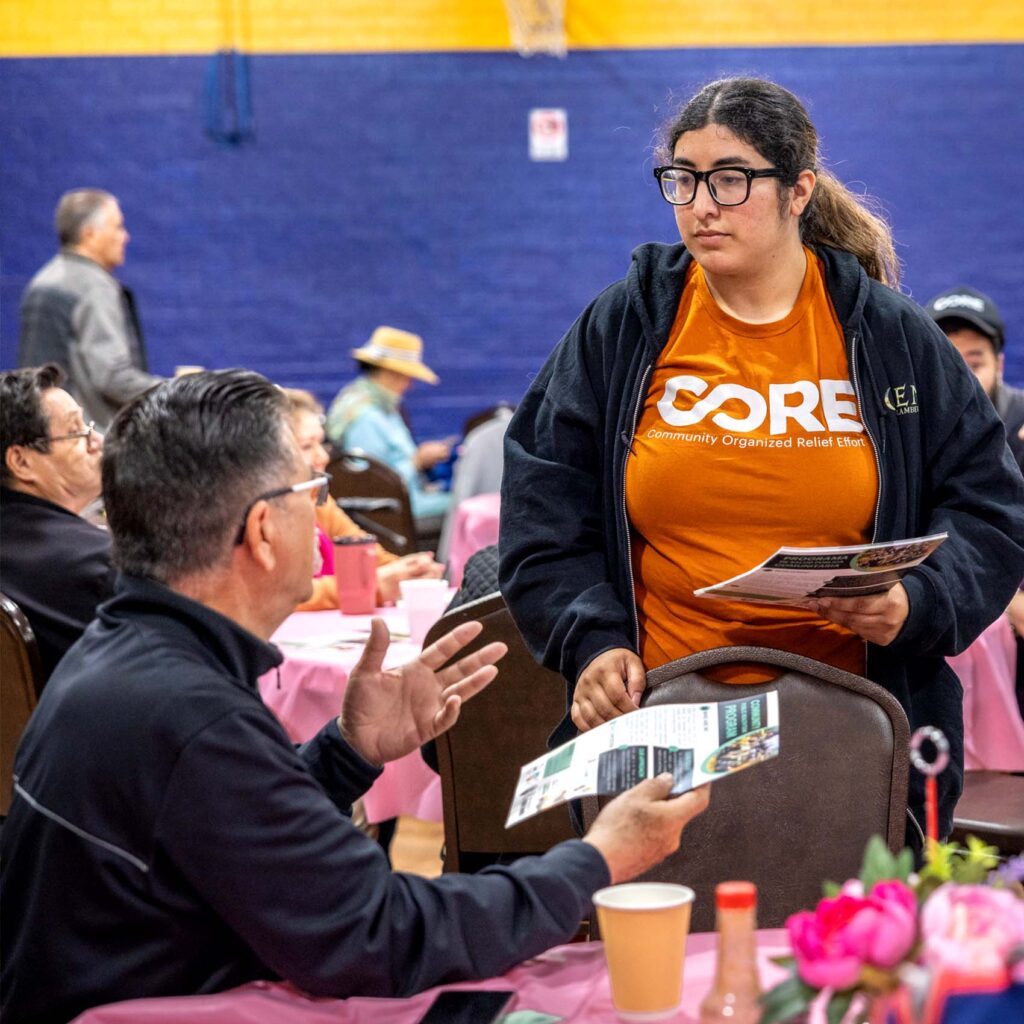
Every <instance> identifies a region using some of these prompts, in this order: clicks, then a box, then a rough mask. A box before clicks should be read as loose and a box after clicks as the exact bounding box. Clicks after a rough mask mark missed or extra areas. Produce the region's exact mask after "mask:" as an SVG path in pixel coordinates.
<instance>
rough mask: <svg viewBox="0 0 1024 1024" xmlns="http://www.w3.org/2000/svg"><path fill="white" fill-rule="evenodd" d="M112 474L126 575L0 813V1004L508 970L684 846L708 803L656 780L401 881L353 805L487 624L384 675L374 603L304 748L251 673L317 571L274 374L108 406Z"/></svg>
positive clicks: (110, 509)
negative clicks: (477, 862)
mask: <svg viewBox="0 0 1024 1024" xmlns="http://www.w3.org/2000/svg"><path fill="white" fill-rule="evenodd" d="M103 484H104V496H105V499H106V504H107V515H108V518H109V522H110V529H111V533H112V535H113V541H114V557H115V562H116V564H117V566H118V567H119V568H120V569H121V570H122V572H123V575H122V576H121V577H120V580H119V583H118V589H117V593H116V596H115V597H114V599H113V600H112V601H110V602H108V603H106V604H105V605H104V606H103V607H102V609H101V610H100V613H99V616H98V618H97V619H96V621H95V622H93V624H92V625H91V626H90V627H89V628H88V629H87V630H86V632H85V634H84V636H83V637H82V639H81V640H80V641H79V642H78V643H77V644H76V645H75V646H74V647H73V648H72V650H71V651H70V652H69V653H68V655H67V656H66V657H65V658H64V660H63V661H62V663H61V665H60V666H59V667H58V669H57V671H56V672H55V673H54V675H53V677H52V679H51V680H50V682H49V684H48V685H47V687H46V690H45V691H44V692H43V695H42V699H41V700H40V703H39V707H38V708H37V710H36V713H35V715H34V716H33V718H32V721H31V722H30V724H29V727H28V729H27V730H26V732H25V735H24V738H23V740H22V743H21V747H20V748H19V751H18V756H17V760H16V763H15V777H16V785H15V797H14V803H13V805H12V808H11V812H10V815H9V816H8V818H7V822H6V824H5V825H4V828H3V833H2V842H3V851H2V856H3V862H4V870H3V875H2V880H0V929H2V932H3V941H4V960H3V966H2V974H0V983H2V987H0V996H2V1002H3V1017H4V1021H5V1024H18V1022H22V1021H31V1022H33V1024H51V1022H57V1021H62V1022H63V1021H67V1020H69V1019H70V1018H72V1017H74V1016H75V1015H76V1014H78V1013H80V1012H81V1011H83V1010H84V1009H86V1008H87V1007H89V1006H93V1005H96V1004H99V1003H105V1002H110V1001H113V1000H118V999H127V998H132V997H140V996H156V995H171V994H186V993H199V992H214V991H218V990H221V989H225V988H229V987H231V986H233V985H237V984H239V983H241V982H245V981H249V980H252V979H255V978H260V977H279V978H288V979H290V980H291V981H293V982H294V983H295V984H297V985H299V986H300V987H302V988H303V989H305V990H307V991H309V992H311V993H313V994H315V995H331V996H349V995H357V994H358V995H373V996H395V995H408V994H412V993H414V992H417V991H420V990H422V989H424V988H428V987H430V986H432V985H435V984H438V983H439V982H444V981H456V980H460V979H469V978H481V977H488V976H491V975H495V974H499V973H501V972H503V971H505V970H507V969H508V968H509V967H511V966H512V965H513V964H515V963H517V962H519V961H520V960H524V959H526V958H528V957H530V956H533V955H535V954H537V953H539V952H541V951H542V950H544V949H546V948H548V947H549V946H551V945H554V944H556V943H559V942H564V941H566V940H568V939H569V938H570V937H571V936H572V935H573V934H574V932H575V931H576V929H577V926H578V923H579V921H580V919H581V918H582V917H583V916H585V915H586V914H587V912H588V910H589V906H590V896H591V894H592V893H593V892H594V890H595V889H597V888H599V887H601V886H603V885H606V884H607V883H608V882H609V880H611V881H612V882H617V881H623V880H626V879H628V878H632V877H634V876H635V875H637V874H639V873H640V872H642V871H644V870H646V869H647V868H649V867H651V866H653V865H654V864H655V863H657V862H658V861H659V860H661V859H662V858H663V857H664V856H666V855H667V854H668V853H670V852H671V851H673V850H674V849H676V848H677V847H678V845H679V835H680V831H681V829H682V827H683V825H684V824H685V822H686V821H688V820H689V819H690V818H691V817H693V815H694V814H696V813H699V811H701V810H702V809H703V808H704V807H705V806H706V805H707V800H708V795H707V791H706V790H703V791H695V792H693V793H688V794H684V795H683V796H681V797H677V798H675V799H665V798H666V796H667V794H668V792H669V789H670V786H671V777H670V776H668V775H662V776H659V777H658V778H656V779H651V780H648V781H647V782H645V783H641V784H640V785H639V786H637V787H635V788H634V789H632V790H630V791H629V792H627V793H624V794H622V796H620V797H619V798H617V799H616V800H614V801H613V802H611V803H610V804H609V805H608V806H607V807H605V808H604V810H603V811H602V813H601V815H600V816H599V817H598V819H597V821H596V822H595V823H594V826H593V828H592V829H591V831H590V833H589V834H588V835H587V836H586V837H585V838H584V839H583V840H582V841H581V840H572V841H570V842H566V843H562V844H561V845H559V846H557V847H555V848H554V849H553V850H551V851H549V852H548V853H547V854H545V855H544V856H543V857H530V858H525V859H524V860H521V861H519V862H517V863H516V864H514V865H512V866H511V867H496V868H490V869H487V870H486V871H484V872H482V873H481V874H478V875H454V874H453V875H446V876H444V877H442V878H438V879H431V880H427V879H423V878H418V877H414V876H409V875H402V874H393V873H392V872H391V871H390V869H389V867H388V863H387V859H386V858H385V856H384V853H383V852H382V851H381V849H380V847H378V846H377V844H376V843H374V842H373V841H372V840H371V839H369V838H368V837H366V836H365V835H363V834H362V833H361V832H359V830H358V829H356V828H355V827H354V826H353V825H352V823H351V821H350V820H349V818H348V816H347V813H346V812H347V809H348V808H349V806H350V805H351V802H352V800H353V799H354V798H355V797H356V796H358V795H360V794H361V793H362V792H363V791H365V790H366V788H367V787H368V786H369V785H370V784H371V783H372V782H373V780H374V779H375V778H376V777H377V776H378V775H379V774H380V771H381V765H383V764H384V763H385V762H387V761H390V760H393V759H395V758H398V757H401V756H403V755H404V754H407V753H409V752H410V751H412V750H413V749H415V748H416V747H418V746H419V745H420V744H422V743H423V742H425V741H426V740H428V739H432V738H433V737H435V736H437V735H438V734H439V733H440V732H442V731H443V730H444V729H446V728H448V727H449V726H450V725H451V724H452V723H453V722H454V721H455V720H456V718H457V717H458V713H459V706H460V703H461V701H462V700H465V699H468V698H470V697H472V696H473V695H474V694H475V693H477V692H479V690H480V689H482V688H483V687H484V686H485V685H486V684H487V683H488V682H489V681H490V680H491V678H493V676H494V675H495V673H496V669H495V668H494V662H496V661H497V660H498V659H499V658H500V657H501V656H502V655H503V654H504V652H505V648H504V645H503V644H489V645H487V646H485V647H483V648H481V649H480V650H479V651H477V652H475V653H474V654H471V655H467V656H465V657H463V658H462V659H461V660H459V661H457V662H456V663H455V664H454V665H453V666H451V667H449V668H446V669H442V668H441V666H442V665H444V664H446V663H447V662H448V660H449V659H450V658H452V657H453V656H454V655H456V654H457V653H458V652H459V650H460V649H461V648H462V647H463V646H464V645H465V644H466V643H467V642H468V641H470V640H471V639H472V638H473V637H474V636H476V635H477V634H478V632H479V630H480V626H479V625H478V624H477V623H465V624H463V625H462V626H459V627H458V628H457V629H455V630H453V631H452V632H451V633H449V634H448V635H447V636H445V637H442V638H441V639H440V640H439V641H438V642H437V643H436V644H433V645H431V646H430V647H428V648H427V649H426V650H425V651H424V652H423V653H422V654H421V655H420V656H419V657H418V658H417V659H416V660H415V661H412V662H410V663H408V664H406V665H404V666H402V667H401V668H398V669H394V670H390V671H384V670H383V669H382V667H381V665H382V661H383V658H384V654H385V652H386V650H387V646H388V636H387V629H386V627H385V625H384V623H383V622H382V621H380V620H377V621H375V623H374V627H373V631H372V635H371V638H370V640H369V642H368V643H367V647H366V650H365V651H364V653H363V656H362V658H361V660H360V662H359V664H358V665H357V666H356V667H355V669H354V670H353V672H352V674H351V677H350V679H349V682H348V687H347V690H346V694H345V701H344V706H343V708H342V709H341V714H340V716H339V717H338V718H337V719H336V720H333V721H331V722H329V723H327V725H325V727H324V728H323V729H322V730H321V732H320V733H319V734H318V735H317V736H316V737H314V738H313V739H312V740H311V741H310V742H309V743H306V744H304V745H303V746H301V747H299V748H297V749H296V748H294V747H293V746H292V745H291V744H290V743H289V742H288V740H287V737H286V736H285V733H284V730H283V729H282V728H281V726H280V725H279V723H278V722H277V720H276V719H275V718H274V716H273V715H272V714H271V712H270V711H269V710H268V709H267V708H266V707H265V706H264V704H263V703H262V702H261V700H260V697H259V692H258V690H257V689H256V684H255V681H256V678H257V677H258V676H259V675H261V674H262V673H263V672H266V671H267V670H268V669H271V668H273V667H274V666H275V665H277V664H279V663H280V662H281V655H280V653H279V652H278V651H277V649H276V648H274V647H273V646H271V645H270V644H269V643H268V642H267V638H268V637H269V636H270V635H271V634H272V633H273V631H274V630H275V629H276V628H277V626H278V625H279V624H280V623H281V622H282V621H283V620H284V619H285V618H286V617H287V615H288V614H289V613H290V612H291V610H292V609H293V608H294V607H295V605H296V604H297V603H298V602H300V601H302V600H304V599H305V598H307V597H308V596H309V593H310V589H311V586H310V580H311V579H312V560H313V542H312V538H313V523H314V503H313V501H311V500H310V498H313V497H316V496H317V494H318V491H319V490H320V486H319V485H320V484H321V480H320V478H314V479H312V480H311V479H310V475H309V470H308V468H307V467H306V464H305V462H304V461H303V458H302V454H301V452H300V450H299V448H298V445H297V444H296V442H295V438H294V437H293V435H292V434H291V431H290V428H289V427H288V426H287V422H286V410H285V398H284V394H283V393H282V392H281V391H280V389H278V388H276V387H274V386H273V385H272V384H270V382H269V381H267V380H266V379H264V378H263V377H260V376H259V375H257V374H254V373H248V372H244V371H238V370H230V371H221V372H217V373H202V374H196V375H194V376H189V377H182V378H178V379H176V380H174V381H171V382H168V383H166V384H161V385H159V386H158V387H157V388H155V389H154V390H153V391H151V392H149V393H148V394H147V395H145V396H143V397H141V398H138V399H135V400H134V401H133V402H131V403H130V404H129V405H128V406H126V407H125V408H124V409H123V410H122V411H121V412H120V413H119V414H118V416H117V418H116V419H115V420H114V423H113V425H112V427H111V431H110V433H109V435H108V437H107V441H106V451H105V453H104V460H103ZM154 494H160V496H161V500H160V501H158V502H156V501H154V500H153V495H154Z"/></svg>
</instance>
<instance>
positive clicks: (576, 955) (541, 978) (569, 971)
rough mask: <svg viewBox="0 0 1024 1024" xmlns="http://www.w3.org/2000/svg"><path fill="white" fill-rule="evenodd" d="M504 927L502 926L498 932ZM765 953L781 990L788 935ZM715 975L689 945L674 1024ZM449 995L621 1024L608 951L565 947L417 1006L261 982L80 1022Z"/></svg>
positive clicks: (706, 942)
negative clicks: (483, 994)
mask: <svg viewBox="0 0 1024 1024" xmlns="http://www.w3.org/2000/svg"><path fill="white" fill-rule="evenodd" d="M500 926H501V923H500V922H497V921H496V922H495V927H500ZM757 945H758V949H757V956H758V962H759V964H760V968H761V980H762V982H763V983H764V984H765V985H766V986H770V985H774V984H775V983H776V982H778V981H780V980H781V979H782V978H783V976H784V972H783V971H782V969H781V968H779V967H777V966H776V965H775V964H773V963H772V962H771V961H770V959H769V958H770V957H773V956H781V955H784V954H787V953H788V952H789V940H788V937H787V935H786V932H785V931H783V930H765V931H760V932H758V935H757ZM714 971H715V935H714V934H713V933H711V932H707V933H700V934H696V935H691V936H690V937H689V939H688V940H687V945H686V966H685V971H684V975H683V1002H682V1005H681V1006H680V1008H679V1011H678V1012H677V1013H676V1014H674V1015H673V1016H671V1017H668V1018H665V1021H666V1024H697V1021H698V1011H699V1007H700V1003H701V1000H702V999H703V998H704V996H705V995H706V994H707V992H708V989H709V988H710V987H711V982H712V980H713V978H714ZM441 988H444V989H487V988H504V989H513V990H514V991H515V999H514V1001H513V1002H512V1004H511V1006H509V1008H508V1010H507V1011H506V1012H508V1013H516V1012H517V1011H523V1010H533V1011H536V1012H538V1013H542V1014H549V1015H551V1016H552V1017H554V1019H555V1020H556V1021H561V1022H563V1024H615V1022H617V1021H618V1020H619V1017H618V1015H617V1014H616V1013H615V1010H614V1008H613V1007H612V1002H611V993H610V991H609V988H608V972H607V969H606V967H605V961H604V947H603V946H602V945H601V943H599V942H586V943H576V944H574V945H570V946H557V947H555V948H554V949H550V950H548V952H547V953H544V954H543V955H542V956H539V957H535V958H534V959H533V960H528V961H527V962H526V963H525V964H521V965H520V966H518V967H514V968H513V969H512V970H511V971H509V972H508V973H507V974H505V975H503V976H502V977H500V978H492V979H490V980H489V981H482V982H475V983H469V984H461V985H444V986H440V987H439V988H437V989H431V990H429V991H427V992H422V993H420V994H419V995H417V996H413V997H411V998H409V999H359V998H352V999H311V998H309V997H307V996H304V995H302V994H301V993H299V992H298V991H297V990H296V989H294V988H292V987H291V986H290V985H284V984H280V983H275V982H255V983H253V984H251V985H243V986H242V987H241V988H236V989H232V990H231V991H229V992H222V993H220V994H218V995H211V996H183V997H180V998H170V999H138V1000H133V1001H131V1002H126V1003H115V1004H111V1005H109V1006H105V1007H97V1008H96V1009H94V1010H89V1011H87V1012H86V1013H84V1014H82V1015H81V1016H79V1017H78V1018H77V1020H76V1024H416V1022H417V1021H419V1020H420V1018H421V1017H422V1016H423V1014H424V1013H425V1012H426V1009H427V1007H428V1006H429V1005H430V1004H431V1002H432V1001H433V999H434V996H435V995H436V994H437V992H438V991H440V990H441ZM535 1019H536V1018H535ZM540 1019H541V1020H543V1019H544V1018H540ZM552 1024H553V1022H552Z"/></svg>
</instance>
